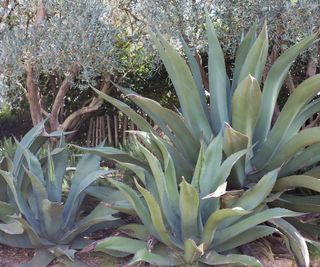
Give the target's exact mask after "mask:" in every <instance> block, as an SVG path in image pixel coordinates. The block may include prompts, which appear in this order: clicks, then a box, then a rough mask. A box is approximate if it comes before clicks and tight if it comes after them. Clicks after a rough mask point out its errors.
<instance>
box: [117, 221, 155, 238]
mask: <svg viewBox="0 0 320 267" xmlns="http://www.w3.org/2000/svg"><path fill="white" fill-rule="evenodd" d="M118 231H120V232H121V233H123V234H126V235H128V236H130V237H133V238H135V239H139V240H143V241H148V239H149V232H148V229H147V228H146V227H145V226H144V225H142V224H126V225H123V226H121V227H119V228H118Z"/></svg>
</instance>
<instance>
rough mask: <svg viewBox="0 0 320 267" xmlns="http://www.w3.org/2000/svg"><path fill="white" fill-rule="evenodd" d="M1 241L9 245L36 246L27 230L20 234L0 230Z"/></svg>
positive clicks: (20, 246) (18, 246) (17, 246)
mask: <svg viewBox="0 0 320 267" xmlns="http://www.w3.org/2000/svg"><path fill="white" fill-rule="evenodd" d="M0 243H1V244H2V245H6V246H9V247H16V248H34V246H33V244H31V242H30V239H29V237H28V235H27V234H26V232H24V233H23V234H20V235H15V234H14V235H13V234H6V233H4V232H2V231H0Z"/></svg>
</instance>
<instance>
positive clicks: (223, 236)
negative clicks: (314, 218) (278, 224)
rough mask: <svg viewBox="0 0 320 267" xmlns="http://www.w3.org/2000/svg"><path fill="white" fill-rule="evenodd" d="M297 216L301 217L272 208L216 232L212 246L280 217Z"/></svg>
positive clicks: (296, 213)
mask: <svg viewBox="0 0 320 267" xmlns="http://www.w3.org/2000/svg"><path fill="white" fill-rule="evenodd" d="M298 215H301V213H298V212H293V211H290V210H286V209H282V208H272V209H266V210H263V211H261V212H258V213H256V214H253V215H250V216H247V217H246V218H243V219H241V220H240V221H238V222H236V223H234V224H232V225H231V226H229V227H226V228H224V229H221V230H220V231H218V232H217V233H216V235H215V238H214V240H213V245H214V246H218V245H221V244H222V243H224V242H225V241H226V240H229V239H230V238H233V237H235V236H237V235H239V234H240V233H242V232H244V231H247V230H249V229H250V228H251V227H254V226H256V225H258V224H260V223H263V222H266V221H268V220H271V219H274V218H280V217H293V216H298Z"/></svg>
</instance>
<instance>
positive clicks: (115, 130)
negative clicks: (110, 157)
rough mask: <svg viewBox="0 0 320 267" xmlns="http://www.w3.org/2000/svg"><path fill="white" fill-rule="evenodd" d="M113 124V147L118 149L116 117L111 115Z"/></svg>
mask: <svg viewBox="0 0 320 267" xmlns="http://www.w3.org/2000/svg"><path fill="white" fill-rule="evenodd" d="M113 122H114V146H115V147H118V143H119V140H118V116H117V114H115V115H113Z"/></svg>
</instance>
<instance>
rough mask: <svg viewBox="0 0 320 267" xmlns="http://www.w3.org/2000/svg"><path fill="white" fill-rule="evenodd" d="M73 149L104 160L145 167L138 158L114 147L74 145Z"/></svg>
mask: <svg viewBox="0 0 320 267" xmlns="http://www.w3.org/2000/svg"><path fill="white" fill-rule="evenodd" d="M72 146H73V147H75V148H77V149H79V150H81V151H83V152H85V153H90V154H94V155H97V156H100V157H102V158H107V159H111V160H116V161H121V162H128V163H132V164H136V165H138V166H141V167H144V163H143V162H141V161H140V160H137V159H136V158H134V157H132V156H131V155H129V154H128V153H126V152H123V151H122V150H120V149H117V148H114V147H94V148H92V147H80V146H77V145H72Z"/></svg>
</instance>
